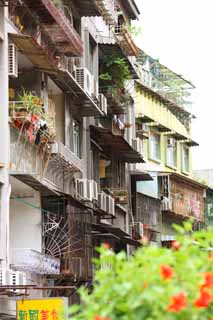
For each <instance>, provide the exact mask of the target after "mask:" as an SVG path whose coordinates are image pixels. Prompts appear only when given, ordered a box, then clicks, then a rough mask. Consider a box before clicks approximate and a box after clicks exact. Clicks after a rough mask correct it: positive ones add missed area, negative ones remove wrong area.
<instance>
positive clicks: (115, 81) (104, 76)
mask: <svg viewBox="0 0 213 320" xmlns="http://www.w3.org/2000/svg"><path fill="white" fill-rule="evenodd" d="M100 71H101V73H100V75H99V79H100V80H101V86H102V87H103V88H104V89H105V90H104V91H106V95H111V96H112V97H115V98H117V99H119V100H120V102H121V103H123V104H124V103H126V102H127V101H126V100H127V98H129V97H128V96H126V94H125V82H126V81H127V80H129V79H131V75H130V72H129V67H128V65H127V63H126V61H125V59H124V58H121V57H119V56H116V55H109V56H106V57H105V58H104V59H103V63H102V65H101V66H100Z"/></svg>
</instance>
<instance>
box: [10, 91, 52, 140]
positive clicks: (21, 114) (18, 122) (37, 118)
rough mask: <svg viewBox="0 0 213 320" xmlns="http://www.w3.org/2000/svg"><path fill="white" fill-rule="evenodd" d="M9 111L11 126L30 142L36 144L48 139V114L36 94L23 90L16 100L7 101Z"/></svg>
mask: <svg viewBox="0 0 213 320" xmlns="http://www.w3.org/2000/svg"><path fill="white" fill-rule="evenodd" d="M9 113H10V118H11V121H12V124H13V126H15V127H16V128H17V129H19V130H20V134H22V133H23V134H24V135H25V136H27V137H28V138H29V140H30V142H31V143H35V144H36V145H38V144H40V143H42V142H47V141H48V140H49V137H50V131H49V128H48V116H47V114H46V112H45V109H44V104H43V101H42V100H41V99H40V98H39V97H38V96H36V95H34V94H32V93H31V92H26V91H23V93H22V94H20V95H19V96H18V99H17V100H16V101H10V102H9Z"/></svg>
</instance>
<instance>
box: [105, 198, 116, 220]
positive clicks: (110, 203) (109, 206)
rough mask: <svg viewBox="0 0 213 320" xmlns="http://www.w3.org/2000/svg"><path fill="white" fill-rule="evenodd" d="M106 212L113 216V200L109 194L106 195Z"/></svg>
mask: <svg viewBox="0 0 213 320" xmlns="http://www.w3.org/2000/svg"><path fill="white" fill-rule="evenodd" d="M106 212H108V213H109V214H111V215H112V216H115V200H114V198H113V197H111V196H109V195H106Z"/></svg>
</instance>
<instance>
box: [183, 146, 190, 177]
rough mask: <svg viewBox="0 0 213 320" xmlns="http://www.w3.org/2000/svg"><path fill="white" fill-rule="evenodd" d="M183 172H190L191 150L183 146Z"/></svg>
mask: <svg viewBox="0 0 213 320" xmlns="http://www.w3.org/2000/svg"><path fill="white" fill-rule="evenodd" d="M182 170H183V172H189V148H188V147H187V146H184V145H183V148H182Z"/></svg>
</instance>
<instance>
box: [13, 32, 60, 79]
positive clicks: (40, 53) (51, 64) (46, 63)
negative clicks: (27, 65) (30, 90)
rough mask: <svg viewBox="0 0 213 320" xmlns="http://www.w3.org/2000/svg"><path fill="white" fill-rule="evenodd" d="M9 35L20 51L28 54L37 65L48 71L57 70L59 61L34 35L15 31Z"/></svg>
mask: <svg viewBox="0 0 213 320" xmlns="http://www.w3.org/2000/svg"><path fill="white" fill-rule="evenodd" d="M9 36H10V38H11V39H12V41H13V42H14V43H15V45H16V46H17V47H18V49H19V51H20V52H21V53H23V54H24V55H26V56H27V57H28V59H29V60H30V61H31V62H32V64H33V65H34V66H35V67H37V68H38V69H40V70H41V71H44V72H48V73H56V72H57V61H56V60H54V59H52V58H51V57H50V56H49V54H48V52H47V51H46V50H45V49H44V48H43V47H41V46H40V45H39V44H38V43H37V42H36V41H35V40H34V39H33V38H32V37H30V36H27V35H21V34H14V33H10V34H9Z"/></svg>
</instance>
